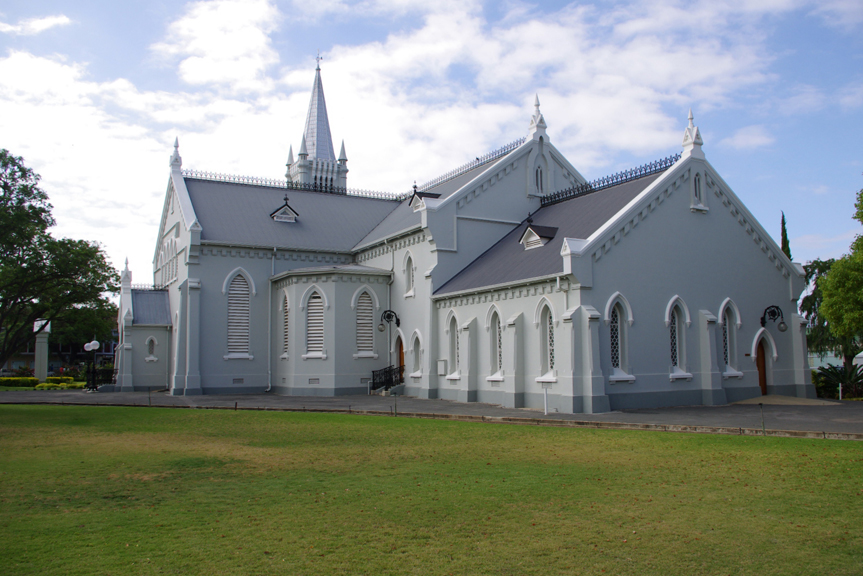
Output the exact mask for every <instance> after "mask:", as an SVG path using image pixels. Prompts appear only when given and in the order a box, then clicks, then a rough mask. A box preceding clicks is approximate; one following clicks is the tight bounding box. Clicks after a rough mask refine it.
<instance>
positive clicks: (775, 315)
mask: <svg viewBox="0 0 863 576" xmlns="http://www.w3.org/2000/svg"><path fill="white" fill-rule="evenodd" d="M768 320H772V321H773V322H776V320H779V325H778V326H776V327H777V328H778V329H779V331H780V332H785V331H786V330H788V324H786V323H785V316H784V315H783V314H782V308H780V307H779V306H776V305H773V306H768V307H767V308H765V309H764V314H762V315H761V326H762V327H764V326H766V325H767V321H768Z"/></svg>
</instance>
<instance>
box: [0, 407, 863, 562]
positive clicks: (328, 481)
mask: <svg viewBox="0 0 863 576" xmlns="http://www.w3.org/2000/svg"><path fill="white" fill-rule="evenodd" d="M0 437H2V445H0V446H2V448H0V542H2V558H3V560H2V565H3V573H4V574H8V575H15V574H40V575H50V574H64V575H65V574H81V575H94V574H100V575H106V574H112V575H117V574H147V575H149V574H238V575H239V574H290V575H306V574H328V575H329V574H370V575H384V574H422V575H426V574H431V575H437V574H442V575H447V574H458V575H461V574H495V575H497V574H499V575H520V574H537V575H540V574H542V575H548V574H603V573H605V574H633V575H636V574H638V575H644V574H647V575H650V574H656V575H663V576H667V575H694V574H705V575H717V574H734V575H740V574H753V575H754V574H759V575H761V574H817V575H823V574H831V575H841V574H849V575H850V574H861V573H863V546H861V545H863V539H861V534H860V529H861V526H860V519H861V518H863V495H861V488H860V487H859V486H860V484H861V479H863V444H860V443H857V442H849V441H825V440H802V439H785V438H758V437H746V438H744V437H734V436H709V435H687V434H671V433H661V432H635V431H605V430H603V431H596V430H578V429H568V428H545V427H530V426H508V425H492V424H481V423H460V422H448V421H434V420H418V419H406V418H387V417H369V416H349V415H328V414H300V413H279V412H244V411H238V412H233V411H215V410H176V409H174V410H172V409H157V408H149V409H148V408H109V407H101V408H100V407H58V406H0Z"/></svg>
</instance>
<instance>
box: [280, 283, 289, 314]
mask: <svg viewBox="0 0 863 576" xmlns="http://www.w3.org/2000/svg"><path fill="white" fill-rule="evenodd" d="M279 292H281V293H282V297H281V298H279V312H284V311H285V302H287V303H288V305H287V309H288V310H290V309H291V298H290V297H289V296H288V289H287V288H282V289H281V290H279Z"/></svg>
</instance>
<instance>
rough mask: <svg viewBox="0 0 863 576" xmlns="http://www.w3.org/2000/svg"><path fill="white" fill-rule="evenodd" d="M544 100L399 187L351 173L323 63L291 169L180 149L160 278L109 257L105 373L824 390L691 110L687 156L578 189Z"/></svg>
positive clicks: (799, 283)
mask: <svg viewBox="0 0 863 576" xmlns="http://www.w3.org/2000/svg"><path fill="white" fill-rule="evenodd" d="M535 108H536V109H535V111H534V113H533V115H532V117H531V118H530V125H529V129H528V132H527V135H526V137H523V138H520V139H518V140H516V141H515V142H513V143H511V144H509V145H507V146H504V147H503V148H501V149H499V150H497V151H495V152H492V153H489V154H486V155H485V156H482V157H479V158H477V160H475V161H473V162H470V163H469V164H467V165H465V166H462V167H461V168H458V169H456V170H453V171H451V172H448V173H447V174H444V175H443V176H441V177H439V178H436V179H435V180H432V181H431V182H429V183H427V184H425V185H423V186H420V187H416V188H415V190H414V191H413V193H410V194H404V195H401V196H398V195H384V194H379V195H376V194H370V193H366V192H357V191H352V190H351V189H349V188H346V185H347V174H348V169H347V155H346V154H345V147H344V143H342V146H341V150H340V154H339V156H338V157H336V156H335V153H334V148H333V141H332V137H331V134H330V127H329V121H328V120H327V113H326V102H325V100H324V92H323V85H322V83H321V75H320V68H318V69H317V70H316V72H315V81H314V85H313V89H312V97H311V104H310V106H309V114H308V118H307V121H306V127H305V131H304V134H303V137H302V140H301V143H300V147H299V153H298V154H297V157H296V159H295V158H294V155H293V149H291V151H290V152H289V155H288V163H287V173H286V179H285V180H284V181H269V180H265V179H257V178H245V177H230V176H222V175H213V174H209V173H200V172H194V171H187V170H184V169H183V168H182V160H181V158H180V155H179V151H178V146H177V144H176V143H175V146H174V153H173V155H172V156H171V159H170V175H169V179H168V187H167V192H166V195H165V203H164V209H163V212H162V218H161V224H160V226H159V232H158V240H157V243H156V247H155V254H154V260H153V275H154V284H155V286H156V287H157V289H155V290H151V291H149V292H147V291H137V290H133V289H132V288H131V274H130V273H129V271H128V268H127V270H126V271H124V273H123V288H122V294H121V306H120V328H121V330H120V332H121V343H120V345H119V346H118V354H117V366H118V370H119V375H118V388H119V389H122V390H137V389H143V388H165V387H167V388H168V389H170V390H171V393H172V394H176V395H193V394H219V393H243V392H248V393H259V392H263V391H272V392H274V393H277V394H289V395H323V396H332V395H338V394H365V393H366V392H367V390H368V388H369V381H370V379H371V378H372V372H373V371H374V370H378V369H381V368H385V367H388V366H395V367H399V366H400V367H402V370H403V372H402V374H403V376H402V379H403V381H404V393H406V394H408V395H411V396H417V397H421V398H445V399H452V400H457V401H461V402H475V401H480V402H491V403H496V404H501V405H504V406H510V407H537V408H538V407H542V406H543V402H544V400H545V398H547V400H548V403H549V407H550V409H556V410H559V411H561V412H585V413H591V412H601V411H607V410H610V409H612V410H613V409H620V408H635V407H654V406H670V405H697V404H706V405H714V404H725V403H727V402H731V401H736V400H741V399H745V398H749V397H753V396H757V395H760V394H766V393H777V394H787V395H794V396H803V397H814V395H815V393H814V388H813V387H812V384H811V381H810V374H809V369H808V364H807V350H806V335H805V332H804V322H803V320H802V319H801V318H800V316H799V315H798V314H797V304H796V303H797V298H798V297H799V295H800V293H801V292H802V290H803V288H804V278H803V270H802V268H801V266H800V265H799V264H795V263H792V262H791V261H789V260H788V258H786V256H785V255H784V254H783V253H782V251H781V250H780V249H779V247H778V246H777V245H776V243H775V242H774V241H773V240H772V239H771V238H770V236H769V234H767V232H766V231H765V230H764V228H763V227H762V226H761V225H760V224H759V223H758V222H757V221H756V220H755V218H754V217H753V216H752V214H751V213H750V212H749V211H748V210H747V209H746V207H745V206H744V205H743V203H742V202H741V201H740V199H739V198H738V197H737V196H736V195H735V194H734V192H733V191H732V190H731V187H730V186H729V185H728V184H727V183H726V182H725V181H724V180H723V179H722V177H721V176H720V175H719V174H718V173H717V172H716V170H714V168H713V167H712V166H711V165H710V163H709V162H708V161H707V160H706V158H705V155H704V152H703V151H702V139H701V135H700V133H699V130H698V128H697V127H696V126H695V125H694V124H693V121H692V120H693V119H692V115H691V114H690V117H689V124H688V126H686V128H685V130H684V135H683V150H682V153H680V154H677V155H674V156H671V157H669V158H666V159H664V160H660V161H657V162H654V163H651V164H648V165H646V166H642V167H638V168H635V169H633V170H629V171H627V172H622V173H619V174H614V175H612V176H609V177H607V178H603V179H600V180H597V181H594V182H587V181H586V180H585V179H584V177H583V176H582V175H581V174H580V173H579V172H578V170H577V169H576V168H575V167H574V166H572V165H571V164H570V163H569V162H568V161H567V160H566V158H564V157H563V155H562V154H561V153H560V152H559V151H558V150H557V148H555V146H554V145H553V144H552V142H551V139H550V138H549V135H548V133H547V126H546V122H545V119H544V118H543V115H542V113H541V112H540V105H539V100H537V101H536V105H535ZM771 307H774V308H771ZM768 309H771V310H772V311H773V312H774V314H766V311H767V310H768ZM776 310H779V311H780V312H778V313H777V312H776ZM386 311H391V312H392V314H384V312H386ZM780 313H781V316H778V314H780ZM780 328H785V330H780Z"/></svg>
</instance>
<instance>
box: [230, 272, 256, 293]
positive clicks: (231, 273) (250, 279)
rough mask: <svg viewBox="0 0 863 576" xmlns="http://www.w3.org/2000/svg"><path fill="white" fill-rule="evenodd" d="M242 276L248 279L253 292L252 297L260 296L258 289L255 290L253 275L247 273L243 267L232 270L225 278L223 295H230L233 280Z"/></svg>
mask: <svg viewBox="0 0 863 576" xmlns="http://www.w3.org/2000/svg"><path fill="white" fill-rule="evenodd" d="M238 274H239V275H242V276H243V278H245V279H246V282H248V283H249V290H251V292H252V296H256V295H257V294H258V291H257V289H256V288H255V281H254V280H252V275H251V274H249V273H248V272H246V270H245V268H243V267H242V266H240V267H237V268H234V269H233V270H231V271H230V272H229V273H228V275H227V276H225V281H224V282H223V283H222V294H227V293H228V287H229V286H230V285H231V280H233V279H234V276H237V275H238Z"/></svg>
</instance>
